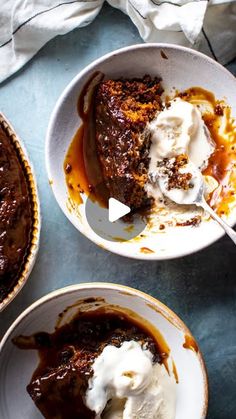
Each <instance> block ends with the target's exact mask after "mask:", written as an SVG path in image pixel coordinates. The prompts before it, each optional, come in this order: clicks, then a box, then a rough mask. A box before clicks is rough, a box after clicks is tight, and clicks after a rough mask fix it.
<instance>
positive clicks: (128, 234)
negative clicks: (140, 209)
mask: <svg viewBox="0 0 236 419" xmlns="http://www.w3.org/2000/svg"><path fill="white" fill-rule="evenodd" d="M98 186H101V189H102V187H103V185H98ZM127 214H130V217H129V218H128V217H127V218H124V217H125V215H127ZM85 215H86V219H87V222H88V224H89V226H90V228H91V229H92V230H93V231H94V233H96V234H97V235H98V236H100V237H101V238H103V239H105V240H109V241H129V240H131V239H133V238H134V237H136V236H138V235H139V234H140V233H142V231H143V230H144V229H145V227H146V224H145V220H144V219H143V218H142V217H141V216H140V215H138V214H134V215H133V214H132V215H131V209H130V207H128V206H127V205H125V204H124V203H123V202H120V201H119V200H117V199H115V198H114V197H110V198H109V199H108V200H107V208H104V207H102V206H101V205H99V203H98V202H96V201H94V195H93V194H91V196H88V197H87V200H86V203H85Z"/></svg>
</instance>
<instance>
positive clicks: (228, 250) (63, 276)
mask: <svg viewBox="0 0 236 419" xmlns="http://www.w3.org/2000/svg"><path fill="white" fill-rule="evenodd" d="M140 42H142V40H141V38H140V36H139V34H138V31H137V29H136V28H135V26H134V25H133V24H132V23H131V21H130V20H129V18H128V17H126V16H125V15H124V14H122V13H121V12H119V11H118V10H115V9H112V8H110V7H109V6H106V7H104V8H103V10H102V12H101V13H100V15H99V16H98V17H97V18H96V20H95V21H94V22H93V23H92V24H91V25H90V26H88V27H85V28H82V29H77V30H74V31H73V32H71V33H69V34H68V35H66V36H63V37H57V38H56V39H54V40H52V41H51V42H49V43H48V44H47V46H46V47H44V48H43V49H42V50H41V51H40V52H39V54H38V55H37V56H36V57H35V58H34V59H33V60H32V61H31V62H30V63H29V64H28V65H26V66H25V68H24V69H23V70H21V71H20V72H18V73H17V74H16V75H15V76H13V77H11V78H10V79H9V80H8V81H6V82H5V83H4V84H2V85H1V87H0V108H1V111H3V112H4V113H5V115H6V116H7V117H8V118H9V120H10V121H11V122H12V124H13V126H14V128H15V129H16V132H17V133H18V134H19V135H20V137H21V138H22V139H23V141H24V142H25V144H26V147H27V149H28V152H29V155H30V157H31V160H32V162H33V164H34V167H35V171H36V175H37V180H38V186H39V194H40V200H41V210H42V231H41V244H40V250H39V254H38V258H37V261H36V264H35V267H34V269H33V272H32V274H31V276H30V278H29V280H28V282H27V284H26V285H25V287H24V288H23V290H22V291H21V292H20V294H19V295H18V296H17V298H16V299H15V300H14V302H13V303H12V304H10V306H8V307H7V308H6V310H5V311H4V312H3V313H1V315H0V337H1V336H2V335H3V333H4V332H5V331H6V330H7V328H8V327H9V326H10V324H11V323H12V321H13V320H14V319H15V318H16V316H17V315H19V314H20V312H21V311H22V310H24V309H25V308H26V307H27V306H29V305H30V304H31V303H32V302H34V301H35V300H37V299H38V298H39V297H41V296H43V295H45V294H47V293H48V292H50V291H52V290H55V289H57V288H60V287H64V286H66V285H70V284H76V283H80V282H87V281H92V282H93V281H107V282H115V283H121V284H125V285H129V286H131V287H134V288H138V289H140V290H142V291H145V292H147V293H149V294H151V295H153V296H154V297H157V298H158V299H160V300H161V301H162V302H164V303H165V304H167V305H168V306H169V307H170V308H172V309H173V310H174V311H175V312H176V313H177V314H178V315H179V316H180V317H181V318H182V319H183V321H184V322H186V324H187V325H188V326H189V328H190V329H191V331H192V332H193V334H194V336H195V337H196V339H197V340H198V342H199V345H200V347H201V350H202V352H203V355H204V357H205V361H206V365H207V369H208V373H209V383H210V404H209V413H208V418H209V419H232V418H235V417H236V397H235V395H236V378H235V377H236V253H235V247H234V244H233V243H232V242H231V241H230V240H229V239H228V238H227V237H224V238H222V239H221V240H219V241H218V242H216V243H215V244H213V245H212V246H210V247H209V248H207V249H205V250H203V251H201V252H198V253H196V254H193V255H191V256H187V257H184V258H180V259H177V260H171V261H160V262H145V261H138V260H130V259H126V258H123V257H120V256H116V255H114V254H111V253H109V252H107V251H105V250H102V249H100V248H99V247H97V246H96V245H95V244H93V243H91V242H90V241H89V240H87V239H86V238H85V237H83V236H82V235H81V234H80V233H79V232H78V231H77V230H76V229H75V228H74V227H73V226H72V224H70V222H69V221H68V220H67V219H66V218H65V216H64V215H63V213H62V212H61V210H60V209H59V207H58V205H57V203H56V201H55V198H54V196H53V194H52V191H51V190H50V186H49V183H48V179H47V174H46V170H45V160H44V143H45V133H46V129H47V125H48V121H49V117H50V114H51V111H52V110H53V107H54V105H55V102H56V100H57V98H58V97H59V95H60V93H61V92H62V91H63V89H64V87H65V86H66V85H67V84H68V82H69V81H70V80H71V79H72V78H73V77H74V76H75V75H76V74H77V73H78V72H79V71H80V70H81V69H82V68H84V67H85V66H86V65H87V64H89V63H90V62H92V61H93V60H94V59H96V58H98V57H100V56H102V55H103V54H105V53H107V52H110V51H112V50H115V49H117V48H121V47H123V46H127V45H131V44H137V43H140ZM229 69H230V70H231V71H232V72H234V74H235V73H236V62H234V63H232V64H231V65H230V66H229ZM14 419H15V418H14ZM189 419H191V418H189Z"/></svg>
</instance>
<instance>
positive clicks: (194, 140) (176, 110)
mask: <svg viewBox="0 0 236 419" xmlns="http://www.w3.org/2000/svg"><path fill="white" fill-rule="evenodd" d="M147 130H148V131H149V132H150V135H151V147H150V151H149V158H150V163H149V169H148V174H149V179H151V180H152V181H151V183H148V184H147V186H146V190H147V192H148V194H149V195H151V196H153V197H154V198H160V193H161V192H163V193H164V194H165V192H167V188H166V184H167V181H168V179H167V177H166V178H164V176H161V177H160V176H159V174H158V170H157V166H158V162H161V161H163V160H164V159H171V158H173V157H176V156H179V155H181V154H185V155H187V157H188V160H189V162H188V163H187V164H186V165H185V167H183V168H181V169H180V173H191V174H192V179H191V188H190V189H188V190H181V189H180V188H179V189H177V188H174V189H172V190H171V192H170V194H169V193H168V196H169V198H170V199H173V200H174V201H176V202H178V203H181V197H182V198H183V199H184V198H185V199H186V196H187V197H188V199H187V200H188V201H189V202H191V200H194V199H195V198H196V195H197V192H198V189H199V185H200V181H201V179H200V178H199V175H198V173H197V170H200V171H202V170H204V168H205V167H206V166H207V163H208V159H209V157H210V156H211V154H212V153H213V151H214V143H213V141H212V140H211V137H210V133H209V131H208V129H207V127H206V125H205V123H204V121H203V119H202V115H201V112H200V110H199V109H198V107H197V106H196V105H192V104H191V103H189V102H186V101H184V100H182V99H180V98H176V99H174V100H173V101H171V102H170V104H169V106H168V107H167V108H166V109H164V110H163V111H161V112H160V113H158V115H157V116H156V117H155V118H154V119H153V120H152V121H151V123H150V124H149V125H148V126H147ZM153 180H155V181H153ZM175 198H176V199H175ZM185 203H186V202H185Z"/></svg>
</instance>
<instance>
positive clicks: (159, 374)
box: [85, 341, 176, 419]
mask: <svg viewBox="0 0 236 419" xmlns="http://www.w3.org/2000/svg"><path fill="white" fill-rule="evenodd" d="M152 359H153V355H152V353H151V352H150V351H149V350H148V349H145V348H143V347H142V346H141V345H140V343H138V342H135V341H128V342H124V343H123V344H122V345H121V346H120V347H115V346H112V345H108V346H106V347H105V348H104V349H103V351H102V353H101V354H100V355H99V356H98V357H97V358H96V360H95V361H94V364H93V376H92V377H91V378H90V379H89V388H88V390H87V392H86V400H85V402H86V405H87V406H88V408H89V409H90V410H93V411H95V413H96V419H99V418H100V417H101V414H102V413H103V417H104V419H134V418H139V419H144V418H145V419H174V417H175V405H176V382H175V379H174V377H173V376H169V374H168V373H167V371H166V369H165V367H164V366H162V365H160V364H158V363H155V364H154V363H153V361H152Z"/></svg>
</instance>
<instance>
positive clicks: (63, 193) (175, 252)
mask: <svg viewBox="0 0 236 419" xmlns="http://www.w3.org/2000/svg"><path fill="white" fill-rule="evenodd" d="M161 51H164V53H165V54H166V56H167V57H168V59H164V58H163V54H161ZM95 71H101V72H103V73H104V74H105V75H106V76H107V77H113V78H117V77H120V76H124V77H134V76H143V75H144V74H147V73H148V74H150V75H159V76H161V77H162V79H163V81H162V84H163V87H164V88H165V90H166V91H169V90H170V89H172V88H173V87H174V88H176V89H178V90H180V91H182V90H184V89H186V88H189V87H192V86H200V87H203V88H205V89H208V90H210V91H212V92H213V93H215V95H216V97H217V98H218V99H222V98H225V99H226V101H227V103H228V104H229V105H230V106H231V107H232V111H233V115H234V116H236V80H235V77H233V75H232V74H231V73H229V72H228V71H227V70H226V69H225V68H224V67H222V66H221V65H220V64H218V63H217V62H215V61H214V60H212V59H211V58H209V57H207V56H205V55H203V54H201V53H199V52H196V51H193V50H190V49H188V48H184V47H180V46H176V45H170V44H142V45H134V46H131V47H127V48H123V49H120V50H118V51H114V52H112V53H110V54H108V55H105V56H104V57H102V58H100V59H98V60H97V61H95V62H93V63H92V64H90V65H89V66H88V67H86V68H85V69H84V70H83V71H81V72H80V73H79V74H78V75H77V76H76V77H75V78H74V79H73V80H72V81H71V83H70V84H69V85H68V87H67V88H66V89H65V90H64V92H63V93H62V95H61V97H60V98H59V100H58V102H57V104H56V106H55V109H54V111H53V114H52V116H51V120H50V123H49V127H48V132H47V142H46V143H47V144H46V165H47V171H48V176H49V181H50V183H51V185H52V190H53V192H54V195H55V197H56V200H57V202H58V204H59V205H60V207H61V209H62V210H63V212H64V213H65V215H66V216H67V217H68V218H69V220H70V221H71V222H72V224H74V226H75V227H76V228H77V229H78V230H79V231H80V232H81V233H82V234H84V235H85V236H87V237H88V238H89V239H90V240H92V241H94V242H95V243H97V244H98V245H100V246H101V247H103V248H105V249H108V250H110V251H112V252H114V253H118V254H120V255H123V256H129V257H134V258H138V259H156V260H157V259H159V260H160V259H170V258H174V257H179V256H184V255H187V254H190V253H192V252H195V251H197V250H200V249H202V248H204V247H206V246H208V245H210V244H211V243H213V242H214V241H215V240H217V239H219V238H220V237H221V236H222V235H223V230H222V229H221V227H219V226H218V225H217V224H216V223H215V222H214V221H212V220H211V221H207V222H202V223H201V225H200V226H199V227H198V228H192V227H179V228H172V229H167V231H165V233H163V232H162V233H161V234H156V235H152V236H150V237H148V238H144V239H142V240H131V241H126V242H115V241H108V240H105V239H102V238H100V237H99V236H98V235H96V234H95V233H94V232H93V231H92V229H91V228H90V226H89V225H88V223H87V220H86V216H85V213H84V204H82V205H80V208H79V212H80V216H79V217H78V214H77V212H76V211H73V210H71V209H70V208H69V206H68V195H67V186H66V182H65V176H64V171H63V162H64V158H65V154H66V151H67V149H68V146H69V144H70V142H71V140H72V138H73V136H74V134H75V133H76V131H77V129H78V127H79V125H80V119H79V117H78V113H77V101H78V97H79V94H80V92H81V89H82V88H83V86H84V85H85V83H86V82H87V81H88V80H89V78H90V77H91V75H92V74H94V72H95ZM229 221H230V223H231V224H234V222H235V221H236V214H234V215H233V216H232V217H231V219H230V220H229ZM142 247H147V248H149V249H151V250H152V251H153V253H142V252H141V248H142Z"/></svg>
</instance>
